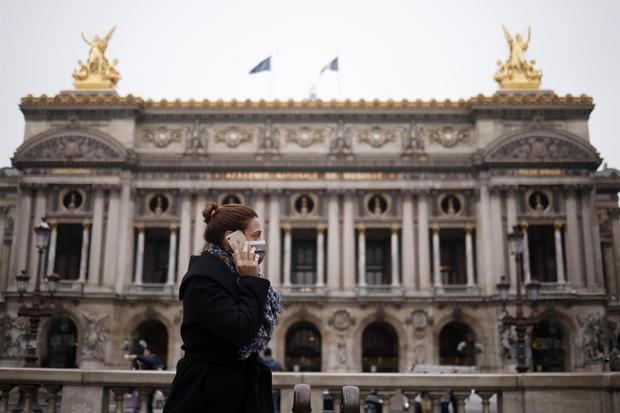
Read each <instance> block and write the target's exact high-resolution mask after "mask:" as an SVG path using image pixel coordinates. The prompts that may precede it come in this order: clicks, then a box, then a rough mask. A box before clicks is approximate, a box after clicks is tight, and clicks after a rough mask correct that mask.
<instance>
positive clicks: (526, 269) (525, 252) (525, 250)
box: [521, 222, 532, 284]
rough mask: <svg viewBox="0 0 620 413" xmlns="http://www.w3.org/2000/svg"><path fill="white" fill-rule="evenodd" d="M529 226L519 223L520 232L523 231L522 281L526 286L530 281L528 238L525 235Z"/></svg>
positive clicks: (525, 223)
mask: <svg viewBox="0 0 620 413" xmlns="http://www.w3.org/2000/svg"><path fill="white" fill-rule="evenodd" d="M528 228H529V225H528V223H527V222H522V223H521V230H522V231H523V279H524V283H525V284H527V283H529V282H530V281H531V280H532V271H531V269H530V238H529V236H528V234H527V230H528Z"/></svg>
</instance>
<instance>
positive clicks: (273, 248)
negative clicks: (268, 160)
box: [267, 192, 282, 287]
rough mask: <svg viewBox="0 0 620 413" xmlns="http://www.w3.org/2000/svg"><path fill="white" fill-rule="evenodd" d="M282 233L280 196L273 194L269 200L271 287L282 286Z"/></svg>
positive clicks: (268, 269) (269, 269)
mask: <svg viewBox="0 0 620 413" xmlns="http://www.w3.org/2000/svg"><path fill="white" fill-rule="evenodd" d="M281 236H282V235H281V233H280V196H279V194H277V193H276V192H272V193H271V195H270V199H269V245H268V248H267V278H268V279H269V281H270V282H271V285H273V286H274V287H277V286H279V285H280V274H281V273H280V265H281V255H280V254H281V248H282V239H281Z"/></svg>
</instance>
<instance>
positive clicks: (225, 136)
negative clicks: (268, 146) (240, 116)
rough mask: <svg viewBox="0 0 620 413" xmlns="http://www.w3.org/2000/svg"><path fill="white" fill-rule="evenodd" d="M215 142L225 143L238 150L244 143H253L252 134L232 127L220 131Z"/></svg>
mask: <svg viewBox="0 0 620 413" xmlns="http://www.w3.org/2000/svg"><path fill="white" fill-rule="evenodd" d="M215 142H217V143H224V144H225V145H226V146H228V147H229V148H236V147H238V146H239V145H242V144H244V143H249V142H252V133H250V132H248V131H246V130H243V129H239V128H237V127H236V126H232V127H230V128H227V129H224V130H220V131H218V132H217V133H216V135H215Z"/></svg>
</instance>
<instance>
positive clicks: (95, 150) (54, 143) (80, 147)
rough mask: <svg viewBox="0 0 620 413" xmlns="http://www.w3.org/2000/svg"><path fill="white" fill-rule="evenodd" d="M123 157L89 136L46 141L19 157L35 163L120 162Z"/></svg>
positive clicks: (64, 137) (65, 136) (69, 136)
mask: <svg viewBox="0 0 620 413" xmlns="http://www.w3.org/2000/svg"><path fill="white" fill-rule="evenodd" d="M122 159H123V155H122V154H121V153H120V152H119V151H117V150H115V149H114V148H112V147H111V146H109V145H107V144H105V143H103V142H101V141H99V140H97V139H94V138H90V137H88V136H81V135H63V136H58V137H55V138H50V139H46V140H45V141H43V142H41V143H39V144H36V145H35V146H34V147H32V148H30V149H28V150H27V151H26V152H24V153H23V154H21V155H19V160H34V161H52V160H53V161H120V160H122Z"/></svg>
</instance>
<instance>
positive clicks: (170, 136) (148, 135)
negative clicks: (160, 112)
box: [142, 126, 183, 148]
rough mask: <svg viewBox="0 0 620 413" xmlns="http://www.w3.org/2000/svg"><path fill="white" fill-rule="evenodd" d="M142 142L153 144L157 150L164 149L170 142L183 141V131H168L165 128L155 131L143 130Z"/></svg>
mask: <svg viewBox="0 0 620 413" xmlns="http://www.w3.org/2000/svg"><path fill="white" fill-rule="evenodd" d="M142 140H143V141H144V142H150V143H153V144H154V145H155V146H157V147H158V148H165V147H167V146H168V145H170V144H171V143H172V142H181V141H182V140H183V130H182V129H168V128H166V127H165V126H161V127H159V128H157V129H144V131H143V132H142Z"/></svg>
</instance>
